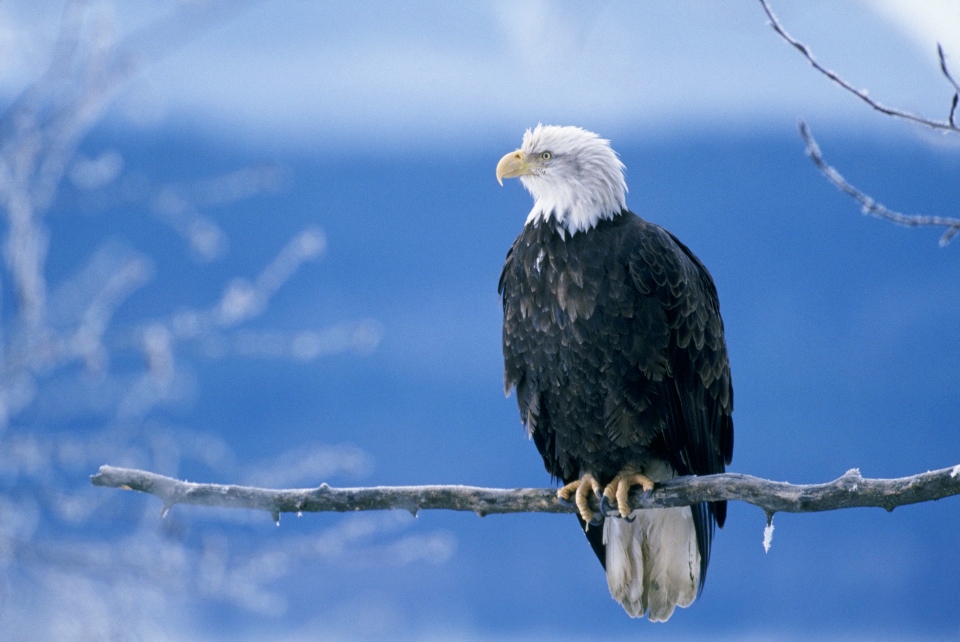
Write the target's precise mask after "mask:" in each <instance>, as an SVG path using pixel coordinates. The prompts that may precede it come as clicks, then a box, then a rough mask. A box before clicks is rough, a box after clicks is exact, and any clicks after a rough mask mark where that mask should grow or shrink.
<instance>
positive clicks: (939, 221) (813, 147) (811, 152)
mask: <svg viewBox="0 0 960 642" xmlns="http://www.w3.org/2000/svg"><path fill="white" fill-rule="evenodd" d="M800 136H801V137H802V138H803V142H804V144H806V146H807V156H809V157H810V160H812V161H813V164H814V165H816V166H817V169H819V170H820V171H821V172H822V173H823V175H824V176H826V177H827V180H828V181H830V182H831V183H833V184H834V185H835V186H836V187H837V189H839V190H840V191H841V192H843V193H844V194H849V195H850V196H851V197H853V199H854V200H856V201H857V202H858V203H860V205H861V211H862V212H863V213H864V214H866V215H868V216H876V217H877V218H883V219H886V220H888V221H891V222H893V223H896V224H897V225H904V226H906V227H921V226H932V227H945V228H947V230H946V231H945V232H944V233H943V236H941V237H940V247H943V246H944V245H946V244H947V243H949V242H950V240H951V239H952V238H953V237H954V236H956V235H957V232H960V219H958V218H951V217H949V216H928V215H925V214H901V213H900V212H894V211H893V210H891V209H887V208H886V207H884V206H883V205H881V204H880V203H878V202H876V201H875V200H873V198H871V197H870V196H868V195H867V194H864V193H863V192H861V191H860V190H858V189H857V188H856V187H854V186H853V185H851V184H850V183H848V182H847V181H846V179H844V178H843V176H841V175H840V172H838V171H837V170H836V169H835V168H834V167H833V166H831V165H828V164H827V162H826V161H825V160H823V154H821V153H820V146H819V145H817V141H816V140H814V138H813V134H811V133H810V128H809V127H807V124H806V123H805V122H803V121H802V120H801V121H800Z"/></svg>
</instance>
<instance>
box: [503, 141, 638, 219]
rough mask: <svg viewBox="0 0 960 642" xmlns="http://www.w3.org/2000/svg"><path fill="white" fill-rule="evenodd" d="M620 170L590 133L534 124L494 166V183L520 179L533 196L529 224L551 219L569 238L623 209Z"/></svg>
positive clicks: (623, 184) (607, 144) (609, 151)
mask: <svg viewBox="0 0 960 642" xmlns="http://www.w3.org/2000/svg"><path fill="white" fill-rule="evenodd" d="M623 170H624V166H623V163H621V162H620V159H619V158H617V154H616V152H614V151H613V150H612V149H611V148H610V141H608V140H605V139H603V138H600V137H599V136H597V135H596V134H594V133H593V132H588V131H587V130H585V129H581V128H580V127H557V126H555V125H537V126H536V127H535V128H534V129H532V130H531V129H528V130H527V131H526V133H525V134H524V135H523V145H522V146H521V147H520V149H518V150H515V151H512V152H510V153H509V154H507V155H506V156H504V157H503V158H501V159H500V162H499V163H497V180H498V181H499V182H500V184H501V185H503V179H504V178H516V177H519V178H520V182H521V183H523V186H524V187H525V188H526V189H527V191H528V192H530V195H531V196H533V200H534V204H533V209H532V210H530V215H529V216H528V217H527V224H528V225H530V224H535V223H537V222H538V221H543V222H547V221H550V220H553V221H554V222H555V223H556V225H557V226H558V227H562V228H564V229H565V230H566V231H567V232H569V233H570V235H571V236H572V235H573V234H576V233H577V232H582V231H587V230H590V229H592V228H593V227H595V226H596V224H597V222H598V221H600V219H610V218H613V217H614V216H616V215H617V214H619V213H620V212H621V211H623V210H625V209H626V208H627V205H626V192H627V183H626V181H625V180H624V178H623Z"/></svg>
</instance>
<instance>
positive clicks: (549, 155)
mask: <svg viewBox="0 0 960 642" xmlns="http://www.w3.org/2000/svg"><path fill="white" fill-rule="evenodd" d="M551 158H553V153H552V152H542V153H541V154H540V160H543V161H548V160H550V159H551Z"/></svg>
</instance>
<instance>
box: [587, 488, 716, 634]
mask: <svg viewBox="0 0 960 642" xmlns="http://www.w3.org/2000/svg"><path fill="white" fill-rule="evenodd" d="M630 517H631V518H632V519H633V521H632V522H629V521H627V520H624V519H620V518H618V517H610V518H607V519H605V520H604V523H603V543H604V544H605V545H606V563H605V565H604V566H605V567H606V570H607V584H608V586H609V587H610V594H611V595H612V596H613V598H614V599H615V600H617V601H618V602H620V604H621V605H623V608H624V609H625V610H626V612H627V613H629V614H630V617H642V616H643V615H644V613H646V614H647V617H648V618H649V619H650V621H651V622H665V621H667V620H668V619H670V616H671V615H673V611H674V609H675V608H676V607H677V606H681V607H686V606H690V605H691V604H692V603H693V600H694V599H695V598H696V597H697V588H698V586H699V582H700V552H699V549H698V548H697V532H696V527H695V525H694V521H693V513H692V512H691V511H690V507H689V506H679V507H676V508H650V509H646V510H636V511H634V512H633V513H632V514H631V516H630Z"/></svg>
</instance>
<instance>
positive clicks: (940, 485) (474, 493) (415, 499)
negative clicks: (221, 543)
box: [90, 465, 960, 523]
mask: <svg viewBox="0 0 960 642" xmlns="http://www.w3.org/2000/svg"><path fill="white" fill-rule="evenodd" d="M90 481H91V482H92V483H93V485H94V486H103V487H108V488H121V489H124V490H136V491H140V492H143V493H150V494H151V495H156V496H157V497H159V498H160V499H161V500H162V501H163V509H162V511H161V514H164V515H165V514H166V513H167V512H168V511H169V510H170V509H171V508H172V507H173V506H174V505H176V504H193V505H198V506H216V507H223V508H248V509H254V510H262V511H266V512H269V513H270V514H271V515H273V518H274V521H277V522H278V523H279V520H280V514H281V513H302V512H329V511H332V512H341V513H342V512H352V511H361V510H389V509H402V510H406V511H410V512H411V513H413V514H414V515H416V514H417V512H418V511H421V510H432V509H446V510H456V511H472V512H474V513H476V514H477V515H479V516H481V517H483V516H485V515H490V514H495V513H573V512H575V510H576V509H575V508H573V507H570V506H565V505H563V504H561V503H560V502H559V501H558V500H557V494H556V490H554V489H551V488H517V489H503V488H478V487H474V486H375V487H369V488H333V487H331V486H328V485H327V484H321V485H320V486H319V487H318V488H302V489H291V490H269V489H265V488H253V487H250V486H234V485H221V484H197V483H193V482H184V481H178V480H176V479H173V478H171V477H166V476H164V475H157V474H155V473H150V472H147V471H143V470H134V469H130V468H115V467H113V466H101V467H100V472H98V473H97V474H96V475H92V476H91V478H90ZM953 495H960V465H957V466H954V467H952V468H944V469H941V470H936V471H932V472H926V473H921V474H919V475H913V476H910V477H900V478H897V479H865V478H863V477H861V476H860V471H859V470H857V469H852V470H849V471H847V472H846V473H845V474H844V475H843V476H842V477H840V478H838V479H835V480H834V481H832V482H827V483H825V484H789V483H786V482H776V481H770V480H768V479H761V478H759V477H753V476H751V475H742V474H739V473H724V474H721V475H706V476H703V477H679V478H677V479H673V480H670V481H667V482H662V483H658V484H657V486H656V487H655V488H654V490H653V491H652V492H651V493H650V494H649V495H648V496H644V495H643V492H642V490H640V489H639V488H638V489H635V490H634V491H633V493H632V494H631V497H630V499H631V501H632V502H633V505H634V506H635V507H637V508H667V507H671V506H687V505H691V504H697V503H700V502H707V501H718V500H724V499H726V500H737V501H742V502H746V503H748V504H753V505H754V506H758V507H759V508H762V509H763V510H764V512H766V514H767V516H768V523H769V522H770V520H771V519H772V516H773V514H774V513H777V512H786V513H812V512H819V511H827V510H837V509H841V508H856V507H879V508H885V509H887V510H888V511H892V510H893V509H894V508H896V507H897V506H904V505H907V504H916V503H919V502H928V501H933V500H937V499H942V498H944V497H950V496H953Z"/></svg>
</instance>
